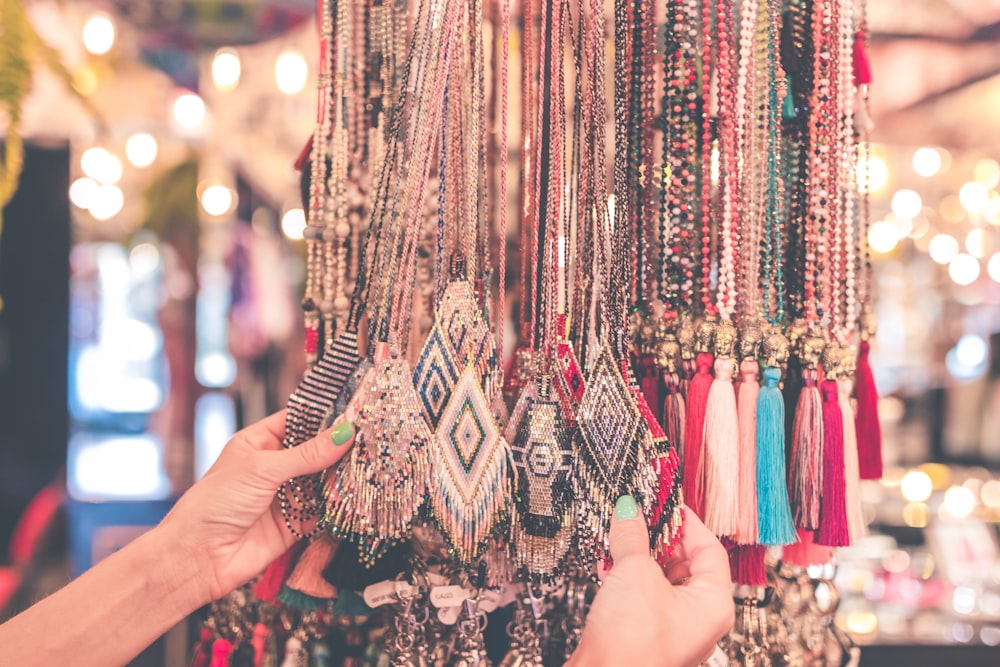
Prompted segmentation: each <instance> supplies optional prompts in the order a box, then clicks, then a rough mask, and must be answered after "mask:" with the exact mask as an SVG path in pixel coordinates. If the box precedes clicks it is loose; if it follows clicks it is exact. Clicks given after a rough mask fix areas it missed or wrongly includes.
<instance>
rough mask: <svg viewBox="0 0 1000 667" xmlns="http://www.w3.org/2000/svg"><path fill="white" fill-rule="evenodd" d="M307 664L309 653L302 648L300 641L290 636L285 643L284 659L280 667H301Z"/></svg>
mask: <svg viewBox="0 0 1000 667" xmlns="http://www.w3.org/2000/svg"><path fill="white" fill-rule="evenodd" d="M308 664H309V653H307V652H306V650H305V649H304V648H303V647H302V640H301V639H299V638H298V637H295V636H292V637H289V638H288V641H287V642H285V659H284V660H283V661H282V662H281V667H301V666H302V665H308Z"/></svg>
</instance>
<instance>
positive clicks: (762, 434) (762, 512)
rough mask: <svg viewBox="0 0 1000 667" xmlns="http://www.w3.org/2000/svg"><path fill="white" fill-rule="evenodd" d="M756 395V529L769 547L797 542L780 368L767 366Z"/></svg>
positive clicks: (761, 541)
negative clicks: (787, 468)
mask: <svg viewBox="0 0 1000 667" xmlns="http://www.w3.org/2000/svg"><path fill="white" fill-rule="evenodd" d="M763 377H764V386H762V387H761V389H760V394H759V395H758V396H757V532H758V540H759V541H760V543H761V544H763V545H766V546H784V545H786V544H791V543H793V542H795V539H796V535H795V524H794V523H792V511H791V509H790V507H789V505H788V486H787V483H786V481H785V480H786V478H785V401H784V399H783V398H782V396H781V390H780V389H778V382H779V381H780V380H781V369H780V368H775V367H774V366H768V367H767V368H765V369H764V373H763Z"/></svg>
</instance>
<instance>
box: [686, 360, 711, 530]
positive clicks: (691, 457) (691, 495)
mask: <svg viewBox="0 0 1000 667" xmlns="http://www.w3.org/2000/svg"><path fill="white" fill-rule="evenodd" d="M712 358H713V357H712V354H711V353H709V352H699V353H698V358H697V360H696V363H697V364H698V371H697V372H696V373H695V374H694V377H692V378H691V384H690V386H689V387H688V392H687V406H686V407H687V410H686V412H687V422H686V423H685V427H684V446H685V449H684V451H683V458H684V497H685V498H686V499H687V503H688V507H690V508H691V510H692V511H693V512H694V513H695V514H697V515H698V516H699V517H700V518H702V519H704V517H705V490H704V483H703V480H702V478H701V477H700V476H699V471H700V469H701V447H702V437H703V436H704V432H705V410H706V407H707V404H708V393H709V391H710V390H711V388H712V373H711V369H712Z"/></svg>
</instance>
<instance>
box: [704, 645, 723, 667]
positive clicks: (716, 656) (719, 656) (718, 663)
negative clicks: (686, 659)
mask: <svg viewBox="0 0 1000 667" xmlns="http://www.w3.org/2000/svg"><path fill="white" fill-rule="evenodd" d="M705 664H706V665H707V666H708V667H729V656H727V655H726V652H725V651H723V650H722V649H721V648H720V647H719V646H716V647H715V653H713V654H712V655H711V657H710V658H709V659H708V661H707V662H706V663H705Z"/></svg>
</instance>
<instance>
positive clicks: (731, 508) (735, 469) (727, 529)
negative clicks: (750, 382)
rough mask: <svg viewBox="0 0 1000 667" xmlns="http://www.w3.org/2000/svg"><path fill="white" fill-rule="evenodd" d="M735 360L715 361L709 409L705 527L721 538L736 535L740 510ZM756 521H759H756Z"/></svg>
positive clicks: (704, 453) (703, 457)
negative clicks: (734, 378)
mask: <svg viewBox="0 0 1000 667" xmlns="http://www.w3.org/2000/svg"><path fill="white" fill-rule="evenodd" d="M733 366H734V362H733V360H732V359H716V360H715V381H714V382H713V383H712V387H711V389H709V392H708V403H707V405H706V406H705V428H704V431H705V435H704V442H703V444H702V453H701V463H702V467H703V468H704V471H705V472H704V476H703V480H704V485H705V487H704V488H705V491H704V507H705V525H706V526H707V527H708V529H709V530H711V531H712V532H713V533H715V534H716V535H718V536H720V537H721V536H723V535H725V536H728V537H731V536H733V535H735V534H736V523H737V517H738V516H739V514H740V507H739V475H740V472H739V464H740V460H739V457H740V427H739V422H738V421H737V417H736V394H735V392H733ZM755 520H756V518H755Z"/></svg>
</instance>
